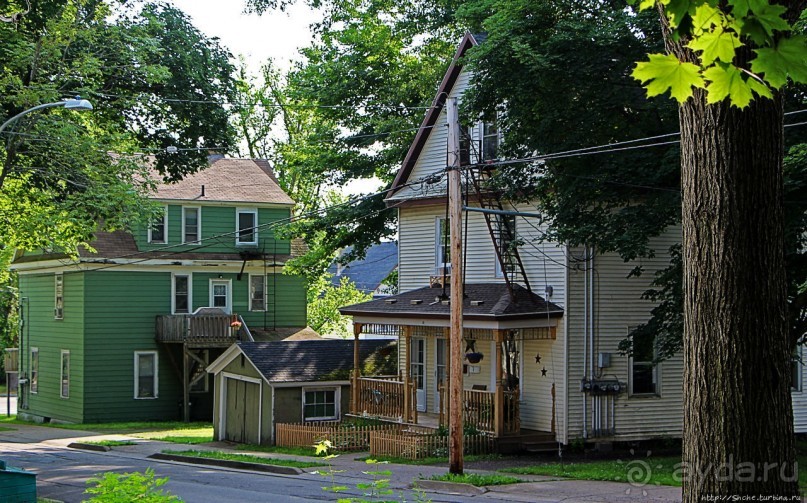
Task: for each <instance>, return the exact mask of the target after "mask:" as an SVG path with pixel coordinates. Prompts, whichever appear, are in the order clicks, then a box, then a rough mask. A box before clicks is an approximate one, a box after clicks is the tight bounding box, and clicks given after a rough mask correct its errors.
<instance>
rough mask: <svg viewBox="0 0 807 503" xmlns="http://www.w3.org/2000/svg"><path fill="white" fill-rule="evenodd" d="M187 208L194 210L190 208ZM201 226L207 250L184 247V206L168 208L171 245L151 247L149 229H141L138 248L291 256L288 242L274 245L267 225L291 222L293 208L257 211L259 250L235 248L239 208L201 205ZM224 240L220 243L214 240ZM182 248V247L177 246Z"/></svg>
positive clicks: (247, 247) (137, 235)
mask: <svg viewBox="0 0 807 503" xmlns="http://www.w3.org/2000/svg"><path fill="white" fill-rule="evenodd" d="M187 206H193V204H188V205H187ZM199 207H200V208H201V209H202V211H201V222H202V235H201V239H202V240H203V241H202V244H203V245H205V246H204V248H202V249H199V245H198V244H196V245H193V244H189V245H182V205H175V204H171V205H168V243H154V244H152V243H149V242H148V229H147V228H145V227H142V228H139V229H137V230H136V231H135V232H134V236H135V241H137V247H138V248H139V249H140V250H153V249H155V248H161V247H164V246H171V251H172V252H180V251H184V250H188V251H191V250H192V251H194V252H202V253H232V252H237V251H240V250H257V251H262V252H265V253H269V254H274V253H277V254H280V255H288V254H289V253H291V246H290V243H289V241H288V240H285V239H278V240H277V241H275V233H274V229H272V228H271V226H269V225H268V224H271V223H272V222H275V221H278V220H285V219H288V218H289V215H290V212H291V209H290V208H258V225H259V229H258V245H257V246H243V245H239V246H236V244H235V234H234V233H235V230H236V222H235V215H236V206H229V207H227V206H208V205H200V206H199ZM254 207H255V206H249V205H248V204H247V205H244V206H238V208H244V209H248V208H254ZM215 236H221V237H220V238H217V239H211V238H213V237H215ZM174 245H182V246H174Z"/></svg>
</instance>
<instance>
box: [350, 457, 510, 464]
mask: <svg viewBox="0 0 807 503" xmlns="http://www.w3.org/2000/svg"><path fill="white" fill-rule="evenodd" d="M368 459H375V460H377V461H383V462H386V463H395V464H398V465H444V464H447V463H448V458H447V457H428V458H421V459H409V458H396V457H394V456H364V457H361V458H356V461H367V460H368ZM498 459H502V456H501V455H500V454H469V455H466V456H463V460H464V461H465V462H466V463H470V462H473V461H491V460H498Z"/></svg>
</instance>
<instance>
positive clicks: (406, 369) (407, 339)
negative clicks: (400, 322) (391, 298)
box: [402, 325, 412, 423]
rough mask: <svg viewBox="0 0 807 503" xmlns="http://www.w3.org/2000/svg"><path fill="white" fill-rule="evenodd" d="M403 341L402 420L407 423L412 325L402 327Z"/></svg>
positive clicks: (409, 411)
mask: <svg viewBox="0 0 807 503" xmlns="http://www.w3.org/2000/svg"><path fill="white" fill-rule="evenodd" d="M403 333H404V343H405V344H406V346H405V348H404V362H403V369H402V371H403V382H404V413H403V420H404V422H405V423H408V422H410V421H411V419H412V415H411V409H412V387H411V381H412V379H411V377H412V376H411V375H410V374H411V373H412V327H410V326H409V325H406V326H404V327H403Z"/></svg>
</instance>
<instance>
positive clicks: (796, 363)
mask: <svg viewBox="0 0 807 503" xmlns="http://www.w3.org/2000/svg"><path fill="white" fill-rule="evenodd" d="M801 359H802V351H801V346H799V347H797V348H796V351H795V352H794V353H793V361H792V362H791V363H790V390H791V391H801V372H802V366H803V365H804V364H803V363H802V361H801Z"/></svg>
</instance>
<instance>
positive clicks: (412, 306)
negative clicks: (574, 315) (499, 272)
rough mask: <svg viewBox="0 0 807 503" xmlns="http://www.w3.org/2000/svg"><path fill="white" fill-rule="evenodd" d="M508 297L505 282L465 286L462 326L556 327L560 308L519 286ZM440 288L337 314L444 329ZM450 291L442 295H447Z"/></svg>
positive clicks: (444, 304)
mask: <svg viewBox="0 0 807 503" xmlns="http://www.w3.org/2000/svg"><path fill="white" fill-rule="evenodd" d="M513 291H514V295H513V297H511V296H510V292H509V291H508V289H507V285H506V284H504V283H470V284H466V285H465V297H466V298H465V300H464V301H463V308H462V309H463V326H464V327H465V328H466V329H489V330H507V329H516V328H522V329H523V328H542V327H553V326H557V321H558V318H561V317H562V316H563V308H561V307H560V306H558V305H557V304H554V303H552V302H547V301H546V300H544V298H543V297H541V296H540V295H536V294H535V293H532V292H530V291H528V290H527V289H526V288H524V287H522V286H520V285H513ZM443 293H444V290H443V288H442V287H435V288H432V287H424V288H418V289H416V290H410V291H408V292H403V293H400V294H398V295H393V296H391V297H386V298H383V299H379V300H373V301H370V302H364V303H361V304H354V305H352V306H346V307H343V308H341V309H340V310H339V311H340V312H341V313H342V314H346V315H350V316H353V322H354V323H366V324H376V325H401V326H403V325H408V326H420V327H447V326H448V325H449V318H450V309H451V306H450V304H449V302H448V300H442V298H443V297H442V296H443ZM450 293H451V292H450V288H446V289H445V296H446V298H448V296H450Z"/></svg>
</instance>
